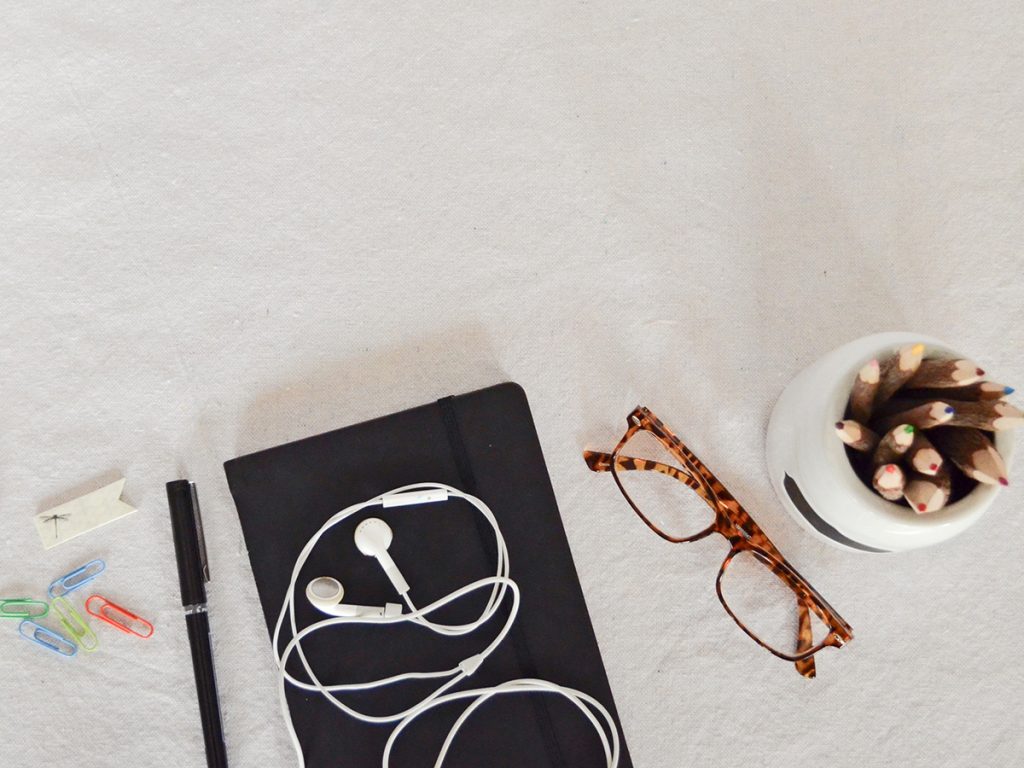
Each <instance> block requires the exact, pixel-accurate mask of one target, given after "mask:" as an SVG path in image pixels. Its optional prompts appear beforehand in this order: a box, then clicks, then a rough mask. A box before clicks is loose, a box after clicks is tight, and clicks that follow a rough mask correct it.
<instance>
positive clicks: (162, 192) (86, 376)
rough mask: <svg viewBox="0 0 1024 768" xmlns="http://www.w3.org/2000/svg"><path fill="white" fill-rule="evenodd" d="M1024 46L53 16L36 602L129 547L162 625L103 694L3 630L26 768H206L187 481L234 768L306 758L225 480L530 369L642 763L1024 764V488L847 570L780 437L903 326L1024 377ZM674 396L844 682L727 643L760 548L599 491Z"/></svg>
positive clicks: (14, 538)
mask: <svg viewBox="0 0 1024 768" xmlns="http://www.w3.org/2000/svg"><path fill="white" fill-rule="evenodd" d="M1022 35H1024V7H1022V6H1021V4H1020V3H1018V2H975V3H949V2H942V3H923V2H907V3H899V4H896V3H892V4H888V3H858V4H850V3H841V2H820V3H782V2H751V3H719V2H707V0H703V1H702V2H687V3H677V2H651V3H628V2H625V3H624V2H607V1H606V0H594V1H592V2H577V3H569V4H565V3H537V2H527V1H525V0H524V1H522V2H516V3H506V4H494V3H482V2H470V3H465V4H446V3H436V4H434V3H418V2H408V3H400V4H394V5H388V6H385V5H383V4H361V3H294V2H292V3H285V2H274V3H268V2H252V3H246V4H244V5H243V4H238V3H234V4H213V5H208V6H205V7H202V8H200V7H199V6H196V5H194V4H187V3H117V2H114V3H105V4H91V5H89V6H88V7H87V8H86V7H83V6H82V5H81V4H70V3H45V4H39V3H29V4H21V5H19V7H13V6H11V5H8V6H7V7H6V8H5V12H4V21H3V24H2V25H0V168H2V173H3V176H2V184H0V287H2V289H3V293H2V299H0V301H2V304H0V307H2V316H3V321H4V326H5V331H4V336H3V341H2V343H0V366H2V370H3V390H2V394H3V396H2V398H0V420H2V431H0V515H2V517H0V521H2V524H3V530H4V536H3V543H2V548H3V549H2V558H0V560H2V566H0V593H3V594H19V593H23V592H24V593H32V594H37V595H38V594H41V593H42V592H43V591H44V590H45V586H46V585H47V584H48V583H49V582H50V581H51V580H52V579H53V578H54V577H56V576H57V575H59V574H61V573H63V572H65V571H67V570H69V569H70V568H71V567H74V566H75V565H78V564H80V563H82V562H85V561H86V560H88V559H90V558H93V557H104V558H105V559H106V560H107V562H108V565H109V570H108V572H107V574H106V575H104V576H103V582H102V584H98V585H97V588H98V591H99V587H102V592H103V593H105V594H108V595H109V596H110V597H111V598H112V599H117V600H118V601H119V602H122V603H123V604H125V605H127V606H128V607H132V608H136V609H137V610H138V611H139V612H140V613H142V614H143V615H145V616H147V617H149V618H151V619H152V620H153V621H154V623H155V624H156V627H157V634H156V636H155V637H154V638H153V639H152V640H151V641H149V642H140V641H135V640H133V639H132V638H129V637H127V636H120V635H117V634H116V633H113V632H110V631H103V632H102V636H101V639H102V643H103V647H102V648H101V650H100V652H99V653H97V654H95V655H92V656H84V657H82V658H78V659H75V660H73V661H70V662H65V661H64V660H61V659H59V658H57V657H55V656H50V655H47V654H45V653H43V652H42V651H40V650H39V649H37V648H34V647H33V646H32V645H31V644H29V643H26V642H24V641H22V640H20V639H18V637H17V635H16V634H15V626H14V625H13V623H12V624H10V625H5V626H3V627H0V629H2V630H3V632H2V634H0V680H2V681H3V684H2V685H0V700H2V718H0V723H2V726H0V728H2V732H0V736H2V737H0V764H2V765H4V766H37V765H44V764H50V763H51V762H52V761H53V760H54V759H57V758H61V759H63V756H65V755H73V756H74V757H75V764H76V765H77V766H78V767H79V768H100V767H104V768H105V767H106V766H111V765H117V764H133V765H152V766H158V765H168V764H172V763H173V764H174V765H176V766H178V767H179V768H200V767H201V766H204V765H205V760H204V755H203V747H202V738H201V732H200V728H199V720H198V714H197V708H196V703H195V692H194V685H193V680H192V667H191V663H190V659H189V649H188V644H187V641H186V635H185V631H184V626H183V621H182V615H181V609H180V604H179V599H178V587H177V575H176V570H175V563H174V556H173V547H172V542H171V531H170V526H169V523H168V519H167V512H166V499H165V495H164V483H165V482H166V481H167V480H170V479H173V478H175V477H177V476H179V474H180V475H188V476H189V477H191V478H192V479H194V480H195V481H196V482H197V484H198V487H199V490H200V496H201V499H202V501H203V506H204V512H205V523H206V534H207V541H208V546H209V550H210V558H211V567H212V571H213V576H214V580H213V583H212V585H211V589H210V600H211V616H212V621H213V625H214V631H215V633H216V662H217V670H218V673H219V678H220V685H221V697H222V704H223V710H224V720H225V727H226V732H227V740H228V744H229V750H230V756H231V759H232V764H233V765H238V766H280V765H290V764H293V757H292V754H291V751H290V746H289V744H288V742H287V739H286V736H285V730H284V727H283V725H282V723H281V719H280V716H279V714H278V709H277V699H276V676H275V667H274V663H273V659H272V655H271V652H270V644H269V642H268V639H267V636H266V630H265V627H264V625H263V620H262V618H261V616H260V613H259V605H258V601H257V595H256V590H255V588H254V586H253V582H252V576H251V570H250V566H249V563H248V560H247V556H246V553H245V548H244V544H243V540H242V535H241V531H240V528H239V525H238V521H237V517H236V514H235V510H234V507H233V504H232V502H231V499H230V496H229V494H228V490H227V485H226V482H225V480H224V474H223V471H222V468H221V463H222V462H223V461H224V460H225V459H228V458H231V457H234V456H237V455H240V454H242V453H246V452H249V451H252V450H256V449H259V448H264V447H268V446H272V445H275V444H278V443H281V442H284V441H288V440H292V439H296V438H300V437H304V436H306V435H310V434H313V433H318V432H322V431H325V430H328V429H332V428H336V427H340V426H343V425H346V424H349V423H352V422H355V421H359V420H362V419H364V418H368V417H372V416H378V415H382V414H386V413H389V412H392V411H395V410H398V409H401V408H405V407H408V406H413V405H418V404H420V403H423V402H428V401H430V400H432V399H434V398H436V397H438V396H442V395H446V394H451V393H459V392H464V391H468V390H471V389H474V388H478V387H481V386H486V385H489V384H493V383H496V382H498V381H502V380H506V379H512V380H515V381H518V382H520V383H521V384H522V385H523V386H524V387H525V388H526V390H527V393H528V394H529V396H530V399H531V403H532V407H533V411H534V416H535V418H536V420H537V425H538V429H539V432H540V438H541V442H542V444H543V447H544V449H545V452H546V457H547V461H548V464H549V469H550V472H551V477H552V480H553V483H554V486H555V491H556V493H557V495H558V499H559V502H560V505H561V510H562V514H563V517H564V520H565V525H566V528H567V530H568V535H569V540H570V542H571V544H572V547H573V552H574V556H575V558H576V562H577V566H578V569H579V573H580V578H581V580H582V583H583V588H584V591H585V593H586V596H587V600H588V603H589V606H590V609H591V611H592V614H593V619H594V624H595V627H596V631H597V635H598V638H599V641H600V644H601V647H602V650H603V652H604V656H605V661H606V664H607V668H608V673H609V676H610V679H611V682H612V687H613V689H614V690H615V693H616V697H617V704H618V706H619V710H620V712H621V714H622V718H623V721H624V726H625V731H626V734H627V737H628V741H629V745H630V748H631V750H632V753H633V756H634V760H635V763H636V765H637V766H638V767H640V768H675V767H676V766H680V765H709V766H718V765H730V766H732V765H756V766H780V767H782V766H787V767H788V766H794V765H799V766H810V765H829V766H862V765H872V766H888V765H899V766H922V767H923V766H929V767H931V766H976V765H987V766H1011V765H1019V764H1020V763H1021V761H1022V759H1024V735H1022V731H1021V728H1020V720H1019V718H1020V713H1021V711H1022V710H1024V672H1022V668H1021V666H1020V663H1019V660H1020V637H1021V635H1022V634H1024V613H1022V612H1021V610H1020V607H1021V603H1022V600H1021V598H1022V595H1024V588H1022V583H1024V560H1022V557H1021V551H1022V548H1021V537H1022V533H1024V524H1022V518H1021V506H1022V502H1024V496H1022V493H1024V491H1022V489H1021V488H1020V487H1011V488H1009V489H1008V490H1007V491H1006V492H1005V493H1003V494H1002V496H1001V498H1000V499H999V501H998V503H997V504H996V505H995V506H994V507H993V508H992V509H991V511H990V512H989V514H988V515H987V516H986V517H985V519H984V520H983V521H982V522H981V523H980V524H979V525H978V526H976V527H975V528H973V529H972V530H971V531H969V532H968V533H967V534H965V535H964V536H962V537H961V538H959V539H957V540H955V541H951V542H949V543H947V544H945V545H943V546H940V547H937V548H934V549H931V550H927V551H919V552H915V553H911V554H905V555H899V556H892V557H875V556H864V555H854V554H847V553H844V552H840V551H838V550H835V549H832V548H829V547H828V546H826V545H824V544H821V543H819V542H817V541H815V540H812V539H811V538H810V537H809V536H808V535H806V534H805V533H803V532H802V531H801V530H800V529H799V528H798V527H797V525H796V524H795V523H794V522H792V521H791V520H790V519H789V518H788V517H787V516H786V514H785V513H784V511H783V510H782V509H781V507H780V506H779V504H778V503H777V502H776V500H775V498H774V497H773V493H772V490H771V488H770V486H769V484H768V480H767V478H766V474H765V464H764V446H763V441H764V428H765V424H766V421H767V418H768V415H769V412H770V409H771V406H772V403H773V402H774V400H775V398H776V397H777V396H778V394H779V393H780V391H781V390H782V388H783V386H784V385H785V383H786V382H787V381H788V380H789V379H790V378H791V377H792V376H793V375H794V374H795V373H797V372H798V371H799V370H800V369H801V368H803V367H804V366H805V365H807V364H809V363H810V362H812V361H813V360H814V359H815V358H817V357H818V356H819V355H821V354H823V353H824V352H826V351H827V350H829V349H831V348H833V347H834V346H836V345H838V344H840V343H842V342H845V341H847V340H849V339H852V338H855V337H857V336H859V335H862V334H865V333H869V332H874V331H880V330H887V329H911V330H919V331H921V332H927V333H931V334H934V335H936V336H939V337H941V338H944V339H946V340H948V341H949V343H950V344H952V345H953V346H955V347H957V348H959V349H962V350H965V351H968V352H969V353H971V354H972V355H973V356H974V357H975V358H976V359H977V360H979V361H981V362H982V363H983V364H984V365H985V366H986V367H988V368H990V369H991V371H992V372H994V374H995V375H996V377H997V378H998V379H999V380H1002V381H1005V383H1008V384H1011V385H1018V386H1020V383H1021V382H1024V361H1022V359H1021V356H1020V350H1021V343H1022V341H1024V331H1022V328H1024V309H1022V303H1021V293H1020V291H1021V278H1022V277H1024V266H1022V263H1021V247H1022V242H1024V219H1022V216H1021V211H1022V205H1024V156H1022V149H1021V136H1024V91H1022V83H1024V53H1022V50H1024V48H1022V45H1021V43H1022ZM640 401H642V402H643V403H645V404H647V405H649V406H651V407H652V408H653V409H654V410H655V411H656V412H657V413H658V414H659V415H661V416H662V417H663V418H664V419H665V420H666V421H667V422H668V423H669V424H670V425H673V426H674V427H675V428H676V429H677V430H678V431H679V432H680V433H681V435H682V437H683V438H684V439H685V440H687V441H688V442H689V443H690V444H691V445H692V446H693V447H694V449H695V450H696V451H697V452H698V454H699V455H700V456H701V457H702V458H703V459H704V460H705V461H706V462H707V463H708V464H709V465H710V466H711V467H712V468H714V469H715V470H716V472H717V473H718V474H719V475H720V476H721V478H722V479H723V480H724V481H725V482H726V484H727V485H728V486H729V487H730V489H731V490H733V492H734V493H735V494H736V495H737V496H738V497H739V498H740V499H741V500H743V501H744V502H745V503H746V505H747V506H748V508H749V509H750V511H751V512H752V514H753V515H754V516H755V517H756V518H757V520H758V521H759V522H760V523H761V524H762V526H763V527H764V528H765V529H766V530H767V531H768V533H769V535H771V536H772V537H773V538H774V539H775V541H776V543H777V544H778V545H779V547H780V548H781V550H782V551H783V552H784V553H785V554H786V555H787V556H788V557H789V558H790V559H791V560H792V561H793V563H794V564H795V565H796V567H797V568H799V569H800V570H801V571H802V572H803V573H804V574H805V575H807V576H808V578H809V579H810V580H811V581H812V582H813V583H814V584H815V585H816V586H817V587H818V588H819V589H820V591H821V592H822V594H824V595H825V596H826V597H827V598H828V599H829V600H830V601H831V602H832V603H833V604H834V605H835V606H836V607H837V609H838V610H839V611H840V612H841V613H842V614H843V615H844V616H845V617H846V618H847V619H848V620H849V621H850V622H851V624H852V625H853V627H854V629H855V631H856V635H857V636H856V639H855V641H854V642H853V643H852V644H851V645H850V646H849V647H847V648H845V649H842V650H841V651H838V652H836V651H831V652H825V653H823V654H822V655H821V657H820V660H819V677H818V679H817V680H815V681H811V682H809V681H806V680H803V679H801V678H800V677H799V676H798V675H797V674H796V673H795V671H794V670H793V668H792V665H790V664H786V663H783V662H780V661H778V660H776V659H774V658H771V657H770V656H769V655H768V654H767V653H765V652H764V651H762V650H760V649H759V648H757V647H756V646H755V645H754V644H753V643H752V642H751V641H750V640H749V639H748V638H747V637H746V636H744V635H743V634H742V633H741V632H740V631H739V630H737V629H736V627H735V626H734V624H733V622H732V621H731V619H730V618H729V617H728V616H727V615H726V614H725V612H724V611H723V610H722V609H721V606H720V605H719V603H718V601H717V598H716V597H715V594H714V576H715V573H716V569H717V568H718V566H719V564H720V563H721V560H722V556H723V555H724V546H723V543H722V542H721V541H720V540H718V541H716V540H706V541H703V542H700V543H696V544H691V545H683V546H672V545H668V544H666V543H664V542H662V541H660V540H658V539H657V538H656V537H654V536H653V535H652V534H650V533H649V532H648V531H647V530H646V529H645V528H644V527H643V526H642V525H641V524H639V523H638V521H637V520H636V519H635V518H634V517H633V515H632V513H631V512H630V511H629V509H628V508H627V506H626V504H625V503H624V502H623V500H622V499H621V497H620V496H619V495H618V493H617V492H616V491H615V490H614V488H613V484H612V482H611V479H610V478H608V477H607V476H595V475H592V474H590V473H589V472H588V471H587V470H586V468H585V466H584V464H583V462H582V460H581V457H580V451H581V449H582V448H583V447H585V446H591V447H601V448H607V447H610V446H612V445H613V444H614V441H615V440H616V439H617V438H618V436H619V435H620V434H621V432H622V429H623V427H624V417H625V415H626V413H627V412H628V410H629V408H630V407H632V406H633V405H635V404H636V403H637V402H640ZM120 474H123V475H124V476H126V477H127V479H128V485H127V492H126V498H127V499H128V500H129V501H130V502H131V503H133V504H134V505H136V506H137V507H138V508H139V510H140V511H139V512H138V513H136V514H135V515H133V516H131V517H130V518H127V519H125V520H122V521H119V522H117V523H115V524H113V525H112V526H110V527H109V528H107V529H106V530H103V531H102V532H95V533H93V534H90V535H88V536H84V537H82V538H80V539H78V540H76V541H75V542H73V543H70V544H67V545H64V546H61V547H59V548H57V549H55V550H52V551H50V552H44V551H43V550H42V548H41V545H40V542H39V540H38V537H37V534H36V531H35V529H34V527H33V525H32V520H31V518H32V515H33V514H35V513H36V512H38V511H40V510H42V509H45V508H47V507H48V506H51V505H53V504H55V503H58V502H60V501H64V500H67V499H69V498H71V497H73V496H75V495H77V494H79V493H82V492H84V491H87V490H91V489H93V488H95V487H98V486H99V485H100V484H102V483H104V482H108V481H110V480H112V479H114V478H115V477H117V476H119V475H120ZM1015 475H1016V477H1017V479H1018V483H1017V486H1019V485H1022V484H1024V473H1022V472H1020V471H1018V472H1016V473H1015ZM512 554H513V570H514V568H515V565H514V564H515V560H514V557H515V553H512ZM339 556H340V557H342V556H348V555H347V554H340V555H339ZM338 764H339V765H344V757H343V755H339V760H338ZM424 764H426V763H424Z"/></svg>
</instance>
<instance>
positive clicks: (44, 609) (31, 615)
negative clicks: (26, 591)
mask: <svg viewBox="0 0 1024 768" xmlns="http://www.w3.org/2000/svg"><path fill="white" fill-rule="evenodd" d="M49 612H50V606H49V605H48V604H46V603H45V602H43V601H42V600H29V599H28V598H27V597H25V598H18V599H12V600H4V599H0V619H41V618H42V617H43V616H45V615H46V614H48V613H49Z"/></svg>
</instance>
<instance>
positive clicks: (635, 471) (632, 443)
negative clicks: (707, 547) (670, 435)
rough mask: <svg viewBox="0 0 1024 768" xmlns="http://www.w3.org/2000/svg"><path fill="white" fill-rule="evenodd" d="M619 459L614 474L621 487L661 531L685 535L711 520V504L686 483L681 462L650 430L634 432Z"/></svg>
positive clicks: (699, 528)
mask: <svg viewBox="0 0 1024 768" xmlns="http://www.w3.org/2000/svg"><path fill="white" fill-rule="evenodd" d="M618 458H619V461H618V462H617V463H616V465H615V476H616V477H617V478H618V479H619V482H620V483H621V484H622V489H623V490H624V491H625V493H626V495H627V496H628V497H629V498H630V500H631V501H632V502H633V504H634V505H635V506H636V508H637V509H639V510H640V512H641V513H643V516H644V517H646V518H647V519H648V520H650V521H651V523H652V524H653V525H654V526H655V527H657V528H658V529H659V530H660V531H661V532H662V533H664V534H666V535H668V536H671V537H673V538H679V539H681V538H688V537H690V536H695V535H696V534H698V533H700V532H701V531H703V530H705V529H706V528H707V527H708V526H709V525H711V523H712V522H713V521H714V519H715V514H714V512H713V511H712V510H711V507H709V506H708V505H707V503H706V502H705V501H704V500H703V499H702V498H701V497H700V496H699V495H698V493H697V491H696V490H694V489H693V488H691V487H688V486H687V485H686V481H687V477H688V473H687V472H685V471H684V470H683V468H682V463H681V462H680V461H679V459H678V458H676V456H675V455H674V454H673V453H672V452H671V451H669V450H668V448H666V447H665V445H664V444H663V443H662V442H661V441H660V440H659V439H658V438H656V437H655V436H654V435H652V434H651V433H650V432H647V431H644V430H641V431H639V432H637V433H636V434H635V435H633V436H632V437H631V438H630V439H629V442H627V443H626V444H625V445H624V446H623V447H622V450H620V451H619V454H618ZM690 483H691V484H693V481H690Z"/></svg>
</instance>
